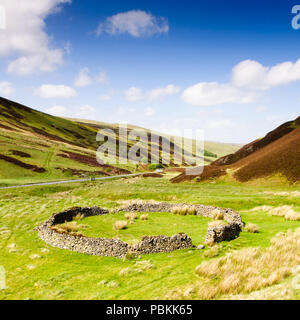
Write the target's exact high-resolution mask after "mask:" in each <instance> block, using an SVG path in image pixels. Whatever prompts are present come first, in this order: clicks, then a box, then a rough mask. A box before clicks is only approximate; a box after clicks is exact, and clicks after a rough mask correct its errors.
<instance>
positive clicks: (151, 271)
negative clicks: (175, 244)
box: [0, 178, 300, 299]
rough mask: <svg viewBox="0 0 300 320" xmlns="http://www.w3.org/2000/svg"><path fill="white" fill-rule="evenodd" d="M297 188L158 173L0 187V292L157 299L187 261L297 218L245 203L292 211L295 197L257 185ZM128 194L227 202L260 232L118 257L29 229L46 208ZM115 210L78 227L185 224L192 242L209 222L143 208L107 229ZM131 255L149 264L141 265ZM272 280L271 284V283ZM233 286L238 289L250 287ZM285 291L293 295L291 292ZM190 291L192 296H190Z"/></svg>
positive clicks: (135, 228) (188, 268)
mask: <svg viewBox="0 0 300 320" xmlns="http://www.w3.org/2000/svg"><path fill="white" fill-rule="evenodd" d="M297 190H298V191H299V187H297V186H280V185H278V186H267V185H265V186H263V187H261V186H255V185H253V184H244V185H242V184H236V183H235V184H233V183H232V184H230V183H228V182H227V183H225V182H222V181H220V182H217V183H214V184H211V183H205V184H199V183H183V184H175V185H173V184H170V182H169V181H168V180H167V179H166V178H163V179H155V178H147V179H144V178H135V179H129V180H126V179H122V180H116V181H106V182H104V183H103V182H95V183H84V184H77V183H76V184H74V185H64V186H44V187H31V188H28V189H20V190H17V189H16V190H14V189H12V190H1V191H0V265H2V266H4V267H5V270H6V280H7V289H6V290H1V291H0V299H164V298H166V296H167V295H169V293H170V292H171V291H173V290H175V289H177V288H181V287H186V286H189V285H191V284H193V283H194V282H195V281H196V280H197V279H198V278H197V276H196V274H195V268H196V267H197V266H198V265H199V264H200V263H201V262H203V261H213V260H214V259H218V258H219V257H222V256H224V255H225V254H227V253H229V252H232V251H233V250H241V249H244V248H251V247H261V248H268V247H269V246H270V240H271V239H272V238H273V237H274V236H275V235H276V234H277V233H278V232H286V231H287V230H289V229H291V230H295V229H296V228H299V226H300V222H297V221H286V220H284V218H282V217H274V216H269V215H268V214H267V213H266V212H262V211H250V210H251V209H252V208H254V207H258V206H261V205H270V206H274V207H278V206H282V205H291V206H293V208H294V209H295V210H296V211H300V199H299V197H292V196H289V195H286V196H278V195H272V194H265V193H264V191H269V192H280V191H286V192H291V191H297ZM129 199H143V200H150V199H154V200H157V201H170V202H173V203H179V202H186V203H189V204H197V203H199V204H207V205H215V206H220V207H230V208H233V209H235V210H237V211H239V212H241V215H242V218H243V221H244V222H245V223H246V224H247V223H254V224H256V225H257V226H258V227H259V229H260V232H259V233H250V232H242V233H241V235H240V237H239V238H237V239H236V240H234V241H231V242H224V243H222V244H221V245H220V247H219V250H218V252H217V255H216V256H214V257H211V255H210V254H209V253H206V252H207V251H208V250H210V249H209V248H205V249H204V250H196V249H192V250H189V249H187V250H180V251H175V252H172V253H166V254H165V253H161V254H153V255H145V256H142V257H141V259H133V260H125V261H123V260H120V259H117V258H106V257H94V256H89V255H84V254H79V253H75V252H69V251H67V250H62V249H57V248H53V247H51V246H49V245H47V244H46V243H44V242H43V241H42V240H40V239H39V238H38V236H37V233H36V232H35V231H33V228H34V227H36V226H37V225H39V224H40V223H41V222H43V221H44V220H46V219H48V218H49V217H50V215H51V214H52V213H55V212H59V211H62V210H65V209H68V208H70V207H74V206H101V207H106V208H113V207H116V206H118V205H119V201H122V200H129ZM118 215H119V216H118ZM118 215H116V216H107V217H91V218H87V219H83V220H82V221H79V222H78V223H83V224H87V225H89V228H87V229H85V230H84V232H86V233H87V235H94V236H101V235H104V236H116V235H117V236H120V237H121V238H122V239H124V240H128V241H136V240H138V239H139V238H140V237H141V236H142V235H155V234H160V233H162V234H167V235H172V234H173V233H177V232H186V233H187V234H188V235H189V236H191V238H192V240H193V242H194V244H195V245H197V244H200V243H203V240H204V235H205V232H206V228H207V223H208V222H209V219H205V218H200V217H194V216H183V217H182V216H177V215H173V214H170V213H153V214H149V215H148V220H145V221H142V220H140V219H137V220H136V222H135V224H133V225H130V224H129V226H128V229H125V230H121V231H114V230H113V228H112V226H113V223H114V222H115V221H116V220H120V219H121V220H125V218H124V214H122V213H120V214H118ZM139 262H142V263H145V264H146V265H151V267H149V268H145V269H141V268H140V267H138V265H139V264H138V263H139ZM291 279H292V278H291V277H288V278H286V279H285V280H284V281H283V282H282V283H279V284H278V285H280V286H281V285H282V286H283V287H286V286H289V287H290V282H291ZM272 288H273V287H270V288H267V289H268V290H272ZM274 288H275V286H274ZM276 288H277V289H276V290H278V286H277V285H276ZM274 290H275V289H274ZM241 294H243V297H245V296H248V295H250V294H251V293H249V292H242V293H241ZM293 297H294V298H295V297H296V298H300V297H299V292H296V293H295V295H294V296H293ZM193 298H195V299H197V296H194V297H193ZM216 298H218V297H216ZM219 298H220V297H219ZM225 298H230V297H229V296H228V297H225Z"/></svg>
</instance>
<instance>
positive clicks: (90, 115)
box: [75, 104, 96, 120]
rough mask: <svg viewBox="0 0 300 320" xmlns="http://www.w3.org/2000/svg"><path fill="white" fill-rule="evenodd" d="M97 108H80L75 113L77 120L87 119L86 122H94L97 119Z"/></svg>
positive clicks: (88, 106) (84, 106)
mask: <svg viewBox="0 0 300 320" xmlns="http://www.w3.org/2000/svg"><path fill="white" fill-rule="evenodd" d="M95 112H96V110H95V108H94V107H92V106H90V105H88V104H85V105H83V106H81V107H79V111H78V112H76V113H75V117H76V118H81V119H86V120H94V119H95Z"/></svg>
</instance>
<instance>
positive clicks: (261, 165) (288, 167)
mask: <svg viewBox="0 0 300 320" xmlns="http://www.w3.org/2000/svg"><path fill="white" fill-rule="evenodd" d="M228 172H232V177H233V178H234V179H236V180H237V181H240V182H247V181H250V180H254V179H259V178H268V177H272V176H275V175H282V176H284V177H285V178H286V179H287V180H288V181H289V182H290V183H294V182H299V181H300V117H298V118H297V119H296V120H294V121H289V122H286V123H284V124H282V125H281V126H279V127H278V128H276V129H275V130H273V131H271V132H269V133H268V134H267V135H266V136H265V137H264V138H262V139H258V140H255V141H253V142H251V143H249V144H247V145H245V146H244V147H242V148H241V149H239V150H238V151H237V152H235V153H233V154H230V155H227V156H225V157H222V158H220V159H218V160H216V161H215V162H213V163H212V164H211V165H208V166H206V167H205V168H204V172H203V174H202V175H200V176H197V175H195V176H186V175H185V174H184V173H183V174H181V175H179V176H177V177H175V178H174V179H172V182H182V181H187V180H193V179H195V178H197V180H198V181H205V180H208V179H215V178H219V177H222V176H226V175H227V173H228Z"/></svg>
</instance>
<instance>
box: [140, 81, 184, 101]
mask: <svg viewBox="0 0 300 320" xmlns="http://www.w3.org/2000/svg"><path fill="white" fill-rule="evenodd" d="M179 91H180V87H178V86H175V85H173V84H169V85H167V86H166V87H164V88H157V89H154V90H151V91H150V92H148V93H146V96H148V99H149V100H157V99H160V98H163V97H165V96H171V95H174V94H176V93H178V92H179Z"/></svg>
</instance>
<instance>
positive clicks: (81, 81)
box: [74, 68, 93, 87]
mask: <svg viewBox="0 0 300 320" xmlns="http://www.w3.org/2000/svg"><path fill="white" fill-rule="evenodd" d="M92 82H93V79H92V78H91V76H90V70H89V68H83V69H81V70H80V71H79V74H78V76H77V77H76V79H75V82H74V85H75V87H87V86H89V85H90V84H92Z"/></svg>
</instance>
